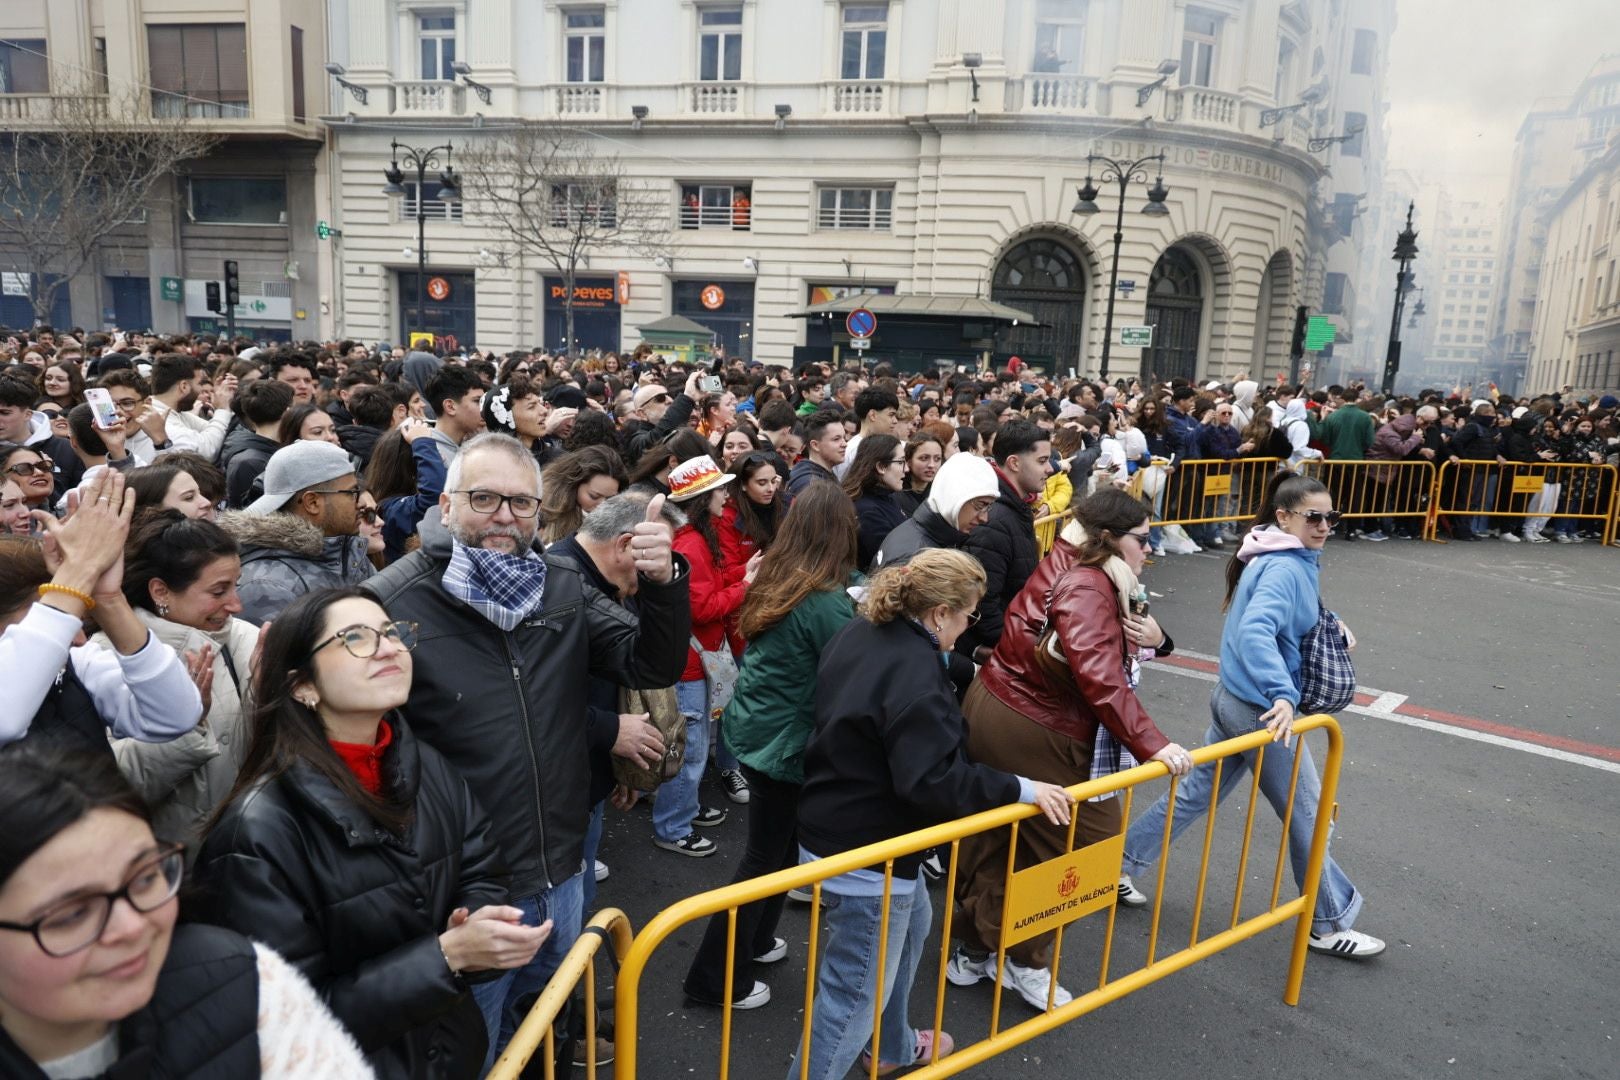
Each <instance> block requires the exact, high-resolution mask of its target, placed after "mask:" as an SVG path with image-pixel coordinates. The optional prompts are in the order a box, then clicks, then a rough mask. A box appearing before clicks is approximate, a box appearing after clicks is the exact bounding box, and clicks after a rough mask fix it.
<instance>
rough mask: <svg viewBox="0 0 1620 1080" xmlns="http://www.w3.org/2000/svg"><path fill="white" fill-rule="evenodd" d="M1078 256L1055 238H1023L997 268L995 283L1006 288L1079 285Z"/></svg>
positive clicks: (1049, 287) (1051, 287)
mask: <svg viewBox="0 0 1620 1080" xmlns="http://www.w3.org/2000/svg"><path fill="white" fill-rule="evenodd" d="M1081 280H1082V279H1081V275H1080V259H1079V257H1078V256H1076V255H1075V253H1074V252H1072V251H1070V250H1069V249H1068V248H1066V247H1064V246H1063V245H1062V244H1060V243H1058V242H1057V241H1056V240H1026V241H1024V242H1023V243H1022V244H1019V245H1018V246H1017V247H1015V248H1013V249H1012V250H1011V251H1009V252H1007V256H1006V258H1004V259H1002V260H1001V263H1000V265H998V266H997V267H996V277H995V284H996V285H998V286H1002V287H1005V288H1009V289H1062V290H1063V291H1065V292H1072V291H1074V290H1075V289H1078V288H1080V286H1081Z"/></svg>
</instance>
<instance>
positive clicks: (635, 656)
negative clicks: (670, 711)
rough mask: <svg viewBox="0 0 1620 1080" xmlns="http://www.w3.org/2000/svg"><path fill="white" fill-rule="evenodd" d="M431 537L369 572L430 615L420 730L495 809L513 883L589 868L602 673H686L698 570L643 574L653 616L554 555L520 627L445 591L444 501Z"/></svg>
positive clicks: (415, 691) (424, 529) (377, 588)
mask: <svg viewBox="0 0 1620 1080" xmlns="http://www.w3.org/2000/svg"><path fill="white" fill-rule="evenodd" d="M420 536H421V537H422V547H421V550H419V551H414V552H412V553H411V554H409V555H407V556H405V558H403V559H401V560H399V561H398V562H396V563H394V564H393V565H392V566H390V567H389V568H388V569H387V570H385V571H383V572H382V573H381V574H378V575H377V576H376V577H374V578H372V579H371V580H370V581H369V582H367V583H366V585H365V589H366V590H367V591H368V592H370V593H372V594H373V595H374V596H376V597H377V598H378V600H380V601H381V602H382V605H383V606H384V607H385V608H387V609H388V613H389V614H390V615H391V616H393V617H394V618H396V619H410V620H412V621H414V622H416V623H418V624H420V627H421V629H420V630H419V631H418V635H419V638H418V640H419V645H418V647H417V649H416V652H415V653H414V654H413V659H414V660H415V664H416V670H415V672H414V674H413V678H412V680H411V698H410V701H409V703H408V704H407V706H406V709H405V712H406V715H408V716H409V717H410V718H411V719H412V721H413V722H414V723H415V725H416V731H417V735H418V736H419V737H420V738H421V739H423V740H424V741H425V742H429V743H432V744H433V745H434V746H435V747H437V748H438V750H439V752H440V753H442V754H443V755H444V756H445V757H447V758H449V759H450V762H451V763H452V764H453V765H455V766H456V768H457V769H458V770H460V772H461V774H462V775H463V776H465V777H466V778H467V781H468V783H470V784H471V785H472V787H473V790H474V791H476V792H478V797H479V799H480V801H482V802H483V804H484V805H485V806H486V807H488V808H489V811H490V815H491V816H492V817H493V818H494V821H495V836H496V839H497V840H498V841H499V843H500V847H501V853H502V854H503V855H504V856H505V857H506V861H507V864H508V865H509V866H510V867H511V869H512V895H513V896H514V897H526V896H532V895H534V894H535V893H538V892H540V891H541V890H543V889H546V888H549V887H550V886H553V885H560V884H562V883H563V882H564V881H567V880H568V879H569V878H571V877H573V876H574V875H575V874H577V873H579V864H580V859H581V857H582V854H583V851H584V843H585V826H586V823H587V820H588V818H589V815H590V802H589V798H590V795H589V788H590V776H591V771H590V768H589V756H588V750H587V748H586V729H587V714H586V708H587V699H588V695H589V692H590V678H589V677H590V676H592V675H596V676H600V677H601V678H604V679H608V680H611V681H612V682H614V683H616V684H618V685H620V686H629V687H634V688H637V689H649V688H656V687H663V686H673V685H675V684H676V683H677V682H679V681H680V678H681V673H682V672H683V671H684V670H685V669H686V649H687V638H689V637H690V636H691V633H692V612H691V605H690V601H689V599H688V596H687V587H688V583H687V571H686V564H685V562H684V560H681V559H679V558H678V557H677V559H676V566H677V574H676V578H675V580H674V581H672V582H670V583H669V584H667V585H658V584H655V583H653V582H651V581H648V580H647V579H645V578H643V579H642V580H641V583H640V586H639V587H638V589H637V590H636V604H637V606H638V607H639V608H640V609H641V617H640V619H639V620H638V619H637V617H636V616H635V615H633V614H631V613H630V612H628V611H626V610H625V609H624V608H623V607H621V606H620V605H619V604H617V603H615V602H614V601H613V600H612V599H610V598H608V597H606V596H604V595H602V593H601V592H600V591H598V590H597V589H595V588H593V587H592V586H591V585H590V583H589V582H588V581H587V580H586V577H585V574H584V572H583V571H582V570H581V569H580V567H579V565H578V564H577V563H575V562H574V561H573V560H572V559H567V558H562V557H560V556H551V555H547V556H546V557H545V558H546V585H545V601H544V604H543V606H542V607H541V609H540V611H539V612H538V613H537V614H535V615H533V616H531V617H530V618H529V619H528V620H527V621H525V622H524V623H522V624H521V625H520V626H519V627H518V628H517V629H516V630H514V631H512V632H511V633H505V632H503V631H502V630H501V629H500V628H499V627H497V626H496V625H495V624H494V623H492V622H490V621H489V620H488V619H486V618H484V617H483V616H482V615H480V614H479V613H478V612H476V611H474V610H473V609H472V608H470V607H468V606H467V605H466V604H464V603H462V602H461V601H460V600H457V599H456V598H454V597H452V596H451V595H450V594H449V593H447V592H445V591H444V586H443V584H442V580H443V578H444V571H445V568H446V566H447V565H448V564H449V561H450V534H449V532H448V531H447V530H446V529H445V527H444V524H443V523H442V522H441V521H440V520H439V516H438V515H437V514H429V515H428V516H427V517H426V518H425V519H424V520H423V522H422V525H421V529H420Z"/></svg>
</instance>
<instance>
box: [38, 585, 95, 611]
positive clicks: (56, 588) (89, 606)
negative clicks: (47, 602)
mask: <svg viewBox="0 0 1620 1080" xmlns="http://www.w3.org/2000/svg"><path fill="white" fill-rule="evenodd" d="M53 592H59V593H62V594H63V595H66V596H71V597H73V599H75V600H77V601H79V603H81V604H83V605H84V610H86V611H94V610H96V598H95V597H93V596H91V595H90V594H89V593H87V592H80V591H79V590H78V589H73V588H69V587H68V586H66V585H57V584H56V583H54V582H50V581H47V582H46V583H45V584H43V585H41V586H40V587H39V595H40V599H44V597H45V594H46V593H53Z"/></svg>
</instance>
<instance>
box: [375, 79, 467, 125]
mask: <svg viewBox="0 0 1620 1080" xmlns="http://www.w3.org/2000/svg"><path fill="white" fill-rule="evenodd" d="M466 109H467V88H466V87H465V86H462V85H461V84H460V83H453V82H445V81H443V80H433V81H424V82H396V83H395V84H394V109H393V111H394V112H395V113H396V114H397V115H401V116H460V115H462V113H464V112H466Z"/></svg>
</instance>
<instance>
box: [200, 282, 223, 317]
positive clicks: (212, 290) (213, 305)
mask: <svg viewBox="0 0 1620 1080" xmlns="http://www.w3.org/2000/svg"><path fill="white" fill-rule="evenodd" d="M203 291H204V292H206V293H207V294H208V310H209V311H212V312H215V313H218V312H221V311H224V310H225V309H224V308H222V307H220V306H219V282H217V281H210V282H208V284H206V285H204V286H203Z"/></svg>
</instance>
